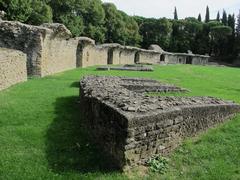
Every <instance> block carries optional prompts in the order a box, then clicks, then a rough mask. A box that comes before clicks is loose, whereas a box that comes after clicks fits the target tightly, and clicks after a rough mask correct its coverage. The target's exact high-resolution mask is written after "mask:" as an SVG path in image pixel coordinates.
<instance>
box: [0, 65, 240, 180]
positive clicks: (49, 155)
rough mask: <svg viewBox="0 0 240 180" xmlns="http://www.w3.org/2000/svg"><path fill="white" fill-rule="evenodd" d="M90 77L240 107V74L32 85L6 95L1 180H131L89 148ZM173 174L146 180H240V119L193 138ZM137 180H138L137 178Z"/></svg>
mask: <svg viewBox="0 0 240 180" xmlns="http://www.w3.org/2000/svg"><path fill="white" fill-rule="evenodd" d="M88 74H99V75H119V76H120V75H123V76H135V77H146V78H152V79H157V80H160V81H163V82H168V83H173V84H176V85H178V86H181V87H184V88H187V89H189V90H191V92H190V93H188V94H187V95H190V96H192V95H197V96H215V97H221V98H223V99H229V100H234V101H236V102H238V103H240V69H237V68H222V67H203V66H191V65H174V66H155V71H154V72H126V71H110V72H108V71H102V72H99V71H95V68H94V67H92V68H86V69H75V70H72V71H68V72H64V73H60V74H57V75H53V76H49V77H46V78H42V79H30V80H29V81H28V82H26V83H22V84H19V85H16V86H14V87H11V88H9V89H7V90H4V91H2V92H0V179H3V180H7V179H11V180H12V179H16V180H27V179H34V180H35V179H109V180H110V179H128V177H129V176H126V175H123V174H121V173H118V172H111V171H107V170H106V168H104V167H105V164H106V163H107V161H106V160H105V159H104V156H103V155H102V154H101V151H99V150H98V149H97V148H95V147H94V146H93V145H91V143H89V139H88V136H87V135H86V132H87V129H84V128H83V127H82V125H81V121H82V119H83V117H82V116H81V114H80V110H79V107H78V106H79V105H78V103H77V101H78V96H79V89H78V82H79V79H80V78H81V77H82V76H84V75H88ZM169 159H170V169H169V170H168V172H167V174H165V175H164V176H162V175H161V176H160V175H158V174H148V175H146V176H145V177H144V179H159V178H161V179H224V180H227V179H240V116H237V117H236V118H234V119H233V120H231V121H229V122H227V123H225V124H223V125H220V126H219V127H217V128H214V129H211V130H209V131H207V133H204V134H202V135H200V136H199V137H197V138H196V137H195V138H191V139H187V140H186V141H185V142H184V144H183V145H182V146H181V147H179V148H178V149H177V150H176V152H175V153H173V154H172V155H171V156H170V157H169ZM131 177H136V179H137V175H135V176H134V175H133V176H131Z"/></svg>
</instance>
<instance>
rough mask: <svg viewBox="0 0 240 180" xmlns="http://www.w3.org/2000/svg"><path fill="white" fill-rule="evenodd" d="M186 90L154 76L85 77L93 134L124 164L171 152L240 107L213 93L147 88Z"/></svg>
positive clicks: (83, 100)
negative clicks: (184, 94)
mask: <svg viewBox="0 0 240 180" xmlns="http://www.w3.org/2000/svg"><path fill="white" fill-rule="evenodd" d="M169 91H170V92H172V91H173V92H176V91H178V92H182V91H186V90H185V89H181V88H179V87H175V86H172V85H167V84H162V83H159V82H157V81H155V80H148V79H140V78H126V77H122V78H121V77H104V76H103V77H101V76H89V77H85V78H84V79H83V80H82V81H81V83H80V97H81V103H82V104H83V105H82V106H81V107H80V108H81V110H82V111H83V112H84V115H85V118H86V122H85V125H86V127H87V128H88V130H89V132H90V134H91V136H92V138H93V140H94V141H95V142H96V144H98V145H99V146H100V147H101V148H102V149H103V151H105V152H106V153H107V154H108V155H109V156H110V157H111V158H112V159H113V164H114V166H115V167H118V168H120V169H122V170H126V169H129V168H131V167H133V166H136V165H139V164H142V163H145V162H146V160H148V159H149V158H150V157H151V156H153V155H156V154H168V153H169V152H171V151H173V150H174V149H175V148H176V147H177V146H178V145H179V144H180V143H181V141H182V140H183V139H184V138H185V137H188V136H193V135H195V134H196V133H199V132H201V131H203V130H205V129H207V128H209V127H213V126H215V125H217V124H218V123H221V122H223V121H225V120H228V119H229V118H231V117H233V116H234V115H235V114H236V113H238V112H240V106H239V105H238V104H235V103H233V102H230V101H223V100H221V99H217V98H212V97H166V96H159V97H157V96H149V95H146V94H144V92H169Z"/></svg>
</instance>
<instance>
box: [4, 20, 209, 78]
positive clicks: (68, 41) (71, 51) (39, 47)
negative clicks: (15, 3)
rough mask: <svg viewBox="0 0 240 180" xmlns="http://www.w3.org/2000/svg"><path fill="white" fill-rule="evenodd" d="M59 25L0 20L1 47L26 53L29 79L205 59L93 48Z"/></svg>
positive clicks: (110, 47) (153, 51)
mask: <svg viewBox="0 0 240 180" xmlns="http://www.w3.org/2000/svg"><path fill="white" fill-rule="evenodd" d="M71 37H72V34H71V32H70V31H69V30H68V29H67V28H66V27H65V26H64V25H62V24H58V23H53V24H43V25H41V26H32V25H26V24H23V23H20V22H14V21H2V20H1V21H0V47H3V48H10V49H16V50H20V51H22V52H24V53H25V54H27V70H28V75H31V76H40V77H43V76H46V75H50V74H54V73H57V72H62V71H65V70H69V69H73V68H76V67H87V66H94V65H107V64H134V63H150V64H159V63H166V64H167V63H170V64H172V63H174V64H176V63H183V64H184V63H186V62H187V58H189V57H191V58H192V60H191V62H192V64H206V63H207V61H208V56H200V55H193V54H184V53H177V54H176V53H169V52H165V51H163V50H162V48H160V47H159V46H157V45H151V46H150V47H149V50H144V49H140V48H136V47H129V46H121V45H119V44H103V45H96V44H95V42H94V40H92V39H89V38H86V37H77V38H71Z"/></svg>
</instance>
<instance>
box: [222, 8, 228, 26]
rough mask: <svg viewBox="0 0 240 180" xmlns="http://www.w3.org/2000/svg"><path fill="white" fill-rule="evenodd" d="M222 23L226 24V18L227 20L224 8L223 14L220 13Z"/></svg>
mask: <svg viewBox="0 0 240 180" xmlns="http://www.w3.org/2000/svg"><path fill="white" fill-rule="evenodd" d="M222 23H223V24H224V25H225V26H227V24H228V20H227V13H226V11H225V10H223V15H222Z"/></svg>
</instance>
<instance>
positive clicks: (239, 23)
mask: <svg viewBox="0 0 240 180" xmlns="http://www.w3.org/2000/svg"><path fill="white" fill-rule="evenodd" d="M236 35H237V36H238V37H240V10H239V14H238V16H237V26H236Z"/></svg>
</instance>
